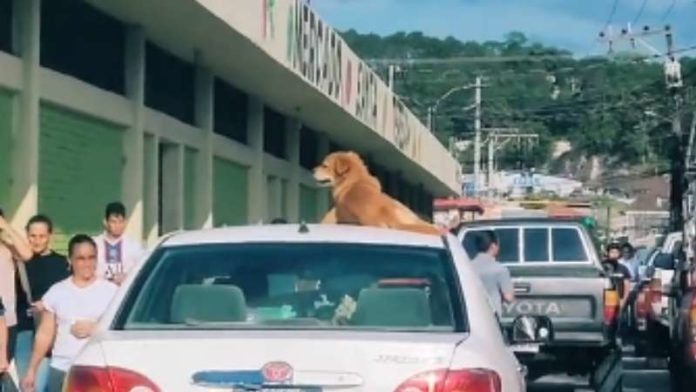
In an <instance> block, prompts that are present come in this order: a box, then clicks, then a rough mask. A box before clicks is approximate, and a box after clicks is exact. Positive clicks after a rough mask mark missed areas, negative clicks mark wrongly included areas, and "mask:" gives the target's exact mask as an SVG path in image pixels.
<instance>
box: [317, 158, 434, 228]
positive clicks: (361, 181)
mask: <svg viewBox="0 0 696 392" xmlns="http://www.w3.org/2000/svg"><path fill="white" fill-rule="evenodd" d="M314 179H315V180H316V181H317V182H318V183H319V184H320V185H322V186H326V187H331V188H332V196H333V201H334V207H333V208H332V209H331V210H330V211H329V212H328V213H327V214H326V215H325V216H324V218H323V219H322V221H321V223H326V224H355V225H361V226H373V227H382V228H390V229H397V230H406V231H411V232H416V233H421V234H434V235H440V234H442V231H441V230H440V229H438V228H437V227H436V226H434V225H431V224H430V223H428V222H425V221H424V220H422V219H420V218H419V217H418V216H417V215H416V214H415V213H414V212H413V211H411V210H410V209H409V208H408V207H406V206H405V205H403V204H401V203H400V202H399V201H397V200H395V199H393V198H391V197H389V196H388V195H387V194H385V193H384V192H382V186H381V184H380V183H379V180H377V178H375V177H373V176H372V175H371V174H370V172H369V171H368V168H367V166H366V165H365V163H364V162H363V160H362V159H361V158H360V156H358V154H356V153H354V152H352V151H348V152H344V151H339V152H334V153H331V154H329V155H328V156H327V157H326V158H325V159H324V161H323V162H322V163H321V164H320V165H319V166H317V167H316V168H315V169H314Z"/></svg>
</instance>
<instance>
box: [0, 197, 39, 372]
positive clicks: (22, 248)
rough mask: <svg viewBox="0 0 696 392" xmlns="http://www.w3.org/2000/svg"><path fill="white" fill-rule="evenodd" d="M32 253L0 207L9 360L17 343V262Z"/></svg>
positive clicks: (0, 270)
mask: <svg viewBox="0 0 696 392" xmlns="http://www.w3.org/2000/svg"><path fill="white" fill-rule="evenodd" d="M31 256H32V253H31V249H29V245H28V244H27V243H26V241H25V240H24V238H22V236H21V235H20V234H19V233H18V232H17V231H15V230H14V228H12V226H10V224H9V223H8V222H7V220H5V215H4V213H3V211H2V209H0V299H2V302H3V304H4V312H3V313H4V321H5V327H6V328H7V339H6V345H7V357H6V358H5V359H6V360H7V362H10V363H11V362H12V360H13V359H14V352H15V345H16V343H17V312H16V310H15V309H16V306H17V300H16V286H15V262H16V261H19V262H26V261H28V260H30V259H31Z"/></svg>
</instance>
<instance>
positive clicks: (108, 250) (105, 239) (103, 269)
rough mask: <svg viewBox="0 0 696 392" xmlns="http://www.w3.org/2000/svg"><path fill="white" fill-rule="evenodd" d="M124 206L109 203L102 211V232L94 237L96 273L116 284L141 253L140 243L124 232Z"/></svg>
mask: <svg viewBox="0 0 696 392" xmlns="http://www.w3.org/2000/svg"><path fill="white" fill-rule="evenodd" d="M126 224H127V219H126V207H125V206H124V205H123V203H121V202H113V203H109V204H108V205H107V206H106V209H105V212H104V233H102V234H101V235H99V236H97V237H95V238H94V242H95V243H96V244H97V260H98V267H97V273H98V274H99V276H100V277H104V278H106V279H107V280H110V281H112V282H114V283H116V284H117V285H120V284H121V283H122V282H123V280H124V279H125V278H126V276H127V274H128V272H129V271H130V269H131V268H133V266H134V265H135V263H137V262H138V260H139V259H140V257H141V256H142V254H143V246H142V244H141V243H140V242H139V241H137V240H134V239H132V238H130V237H128V236H127V235H125V234H124V232H125V230H126Z"/></svg>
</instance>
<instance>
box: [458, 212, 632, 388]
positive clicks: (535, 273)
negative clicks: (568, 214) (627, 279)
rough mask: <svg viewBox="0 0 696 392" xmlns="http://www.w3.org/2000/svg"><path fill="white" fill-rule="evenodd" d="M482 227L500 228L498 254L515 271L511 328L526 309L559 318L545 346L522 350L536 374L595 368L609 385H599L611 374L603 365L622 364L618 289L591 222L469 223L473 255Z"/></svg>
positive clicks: (506, 321)
mask: <svg viewBox="0 0 696 392" xmlns="http://www.w3.org/2000/svg"><path fill="white" fill-rule="evenodd" d="M482 230H492V231H494V232H495V233H496V234H497V237H498V241H499V247H500V252H499V255H498V261H499V262H501V263H504V264H505V266H506V267H507V268H509V270H510V273H511V276H512V278H513V285H514V289H515V297H516V299H515V301H514V302H513V303H510V304H504V306H503V314H502V317H501V322H502V324H503V327H504V328H507V327H508V326H509V325H510V323H511V322H512V321H513V320H514V318H515V317H517V316H520V315H540V316H547V317H549V318H550V319H551V322H552V325H553V331H554V338H553V340H552V342H551V343H549V344H547V345H545V346H542V347H541V348H540V350H539V352H538V353H531V354H530V353H520V355H518V356H519V357H520V361H521V362H522V363H524V364H525V365H526V366H527V367H528V370H529V378H530V379H534V378H538V377H541V376H544V375H547V374H555V373H568V374H570V375H587V376H589V381H590V385H591V386H593V387H594V388H596V389H597V390H605V388H604V387H600V386H599V385H600V384H601V385H604V384H605V381H606V380H603V379H602V378H603V377H604V373H605V372H604V371H603V369H605V368H606V366H607V364H611V366H620V365H619V364H618V362H617V358H618V357H620V350H619V348H618V346H619V345H618V344H617V338H616V331H617V328H618V317H619V314H618V293H617V292H616V290H615V287H616V284H615V280H614V278H613V277H612V276H611V275H610V274H608V273H607V272H606V271H605V270H604V268H603V267H602V263H601V261H600V259H599V255H598V253H597V250H596V248H595V246H594V244H593V240H592V239H591V238H590V234H589V233H588V231H587V229H586V228H585V226H583V225H582V223H581V222H580V221H577V220H575V219H557V218H515V219H501V220H480V221H472V222H465V223H463V224H462V225H460V227H459V228H458V231H457V233H458V238H459V239H460V241H462V244H463V246H464V248H465V249H466V251H467V253H468V255H469V257H471V258H473V257H475V256H476V249H475V245H474V241H475V239H474V238H475V233H476V232H477V231H482ZM600 373H601V374H600ZM611 373H612V374H613V376H612V377H614V376H615V377H620V376H616V374H620V372H611Z"/></svg>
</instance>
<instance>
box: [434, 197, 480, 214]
mask: <svg viewBox="0 0 696 392" xmlns="http://www.w3.org/2000/svg"><path fill="white" fill-rule="evenodd" d="M433 207H435V209H436V210H453V209H458V210H464V211H476V212H478V213H480V214H483V212H484V210H485V208H484V207H483V204H482V203H481V202H480V201H479V200H478V199H472V198H463V197H462V198H458V199H435V200H434V202H433Z"/></svg>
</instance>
